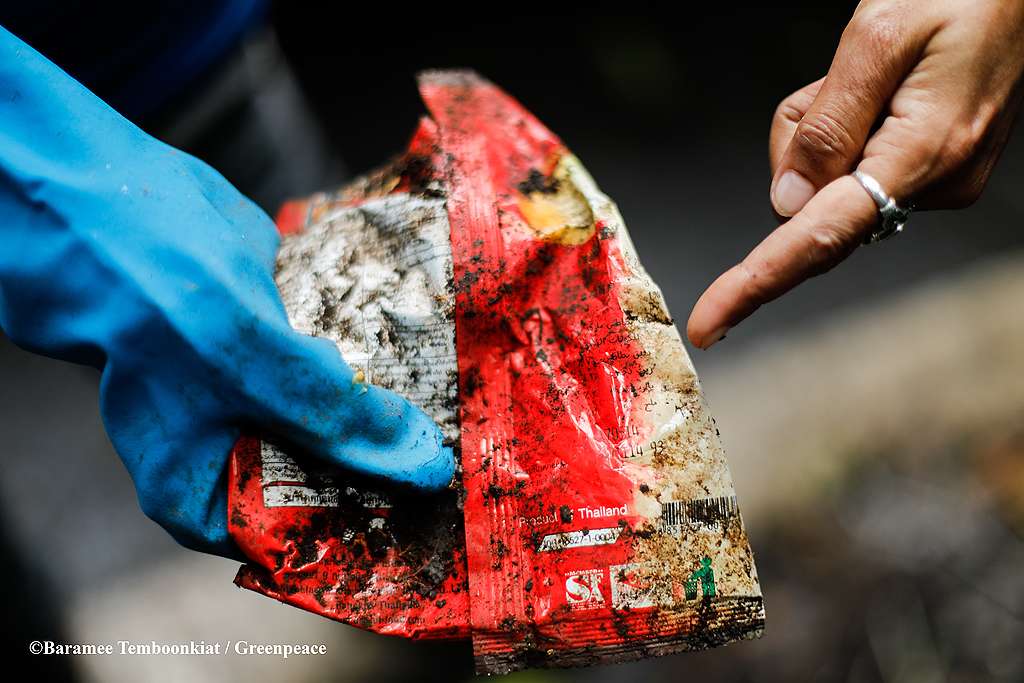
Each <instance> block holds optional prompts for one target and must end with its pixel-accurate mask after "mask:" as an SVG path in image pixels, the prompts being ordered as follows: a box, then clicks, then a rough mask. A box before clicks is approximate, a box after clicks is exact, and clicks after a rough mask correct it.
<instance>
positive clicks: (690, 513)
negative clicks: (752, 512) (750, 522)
mask: <svg viewBox="0 0 1024 683" xmlns="http://www.w3.org/2000/svg"><path fill="white" fill-rule="evenodd" d="M739 512H740V510H739V507H737V505H736V496H721V497H719V498H701V499H698V500H686V501H672V502H671V503H662V504H661V522H662V524H664V525H665V526H690V525H692V526H714V525H716V524H719V523H723V522H727V521H729V520H730V519H732V518H733V517H736V516H737V515H739Z"/></svg>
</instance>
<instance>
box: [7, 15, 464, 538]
mask: <svg viewBox="0 0 1024 683" xmlns="http://www.w3.org/2000/svg"><path fill="white" fill-rule="evenodd" d="M277 245H278V237H277V231H276V230H275V228H274V225H273V223H272V222H271V221H270V219H269V218H268V217H267V216H266V214H264V213H263V212H262V211H260V209H259V208H257V207H256V206H255V205H254V204H252V202H250V201H249V200H248V199H246V198H245V197H243V196H242V195H241V194H239V193H238V191H237V190H235V189H234V188H233V187H232V186H231V185H230V184H229V183H228V182H227V181H226V180H224V178H223V177H221V176H220V175H219V174H217V173H216V172H215V171H214V170H212V169H211V168H210V167H209V166H207V165H205V164H204V163H202V162H200V161H198V160H197V159H195V158H193V157H190V156H188V155H187V154H184V153H182V152H180V151H178V150H175V149H173V148H171V147H168V146H167V145H164V144H163V143H161V142H158V141H157V140H155V139H153V138H151V137H150V136H148V135H146V134H145V133H143V132H142V131H141V130H139V129H138V128H136V127H135V126H134V125H132V124H131V123H129V122H128V121H127V120H125V119H124V118H122V117H121V116H120V115H118V114H117V113H116V112H115V111H114V110H112V109H111V108H110V107H108V106H107V105H106V104H104V103H103V102H102V101H100V100H99V99H98V98H97V97H96V96H95V95H93V94H92V93H90V92H89V91H88V90H86V89H85V88H84V87H83V86H82V85H80V84H79V83H78V82H76V81H75V80H74V79H72V78H71V77H69V76H68V75H67V74H65V73H64V72H63V71H61V70H60V69H58V68H57V67H56V66H55V65H53V64H52V63H50V62H49V61H47V60H46V59H45V58H44V57H42V56H41V55H40V54H39V53H37V52H36V51H34V50H33V49H32V48H30V47H28V46H27V45H26V44H25V43H23V42H21V41H20V40H18V39H17V38H16V37H14V36H13V35H11V34H10V33H9V32H7V31H6V30H4V29H2V28H0V326H2V328H3V330H4V332H6V333H7V335H8V336H9V337H10V338H11V339H12V340H13V341H14V343H16V344H18V345H19V346H21V347H23V348H25V349H28V350H30V351H33V352H36V353H41V354H45V355H47V356H52V357H55V358H61V359H64V360H70V361H73V362H76V363H84V364H89V365H93V366H95V367H97V368H101V369H102V371H103V376H102V380H101V383H100V402H101V404H100V407H101V412H102V415H103V421H104V424H105V426H106V429H107V433H108V435H109V436H110V439H111V441H112V442H113V444H114V447H115V448H116V449H117V452H118V453H119V454H120V456H121V459H122V460H123V461H124V464H125V466H126V467H127V468H128V471H129V472H130V473H131V476H132V479H133V480H134V482H135V487H136V490H137V493H138V497H139V503H140V505H141V506H142V509H143V511H145V513H146V514H147V515H149V516H150V517H151V518H152V519H154V520H156V521H157V522H159V523H160V524H161V525H162V526H163V527H164V528H165V529H167V530H168V531H169V532H170V533H171V535H173V536H174V538H175V539H177V540H178V542H180V543H182V544H183V545H186V546H188V547H190V548H195V549H197V550H203V551H207V552H212V553H217V554H222V555H227V556H237V553H238V551H237V549H236V548H235V546H234V544H233V543H232V542H231V540H230V538H229V537H228V534H227V519H226V514H227V500H226V497H227V491H226V463H227V459H228V454H229V452H230V451H231V447H232V445H233V444H234V443H235V440H236V439H237V438H238V436H239V434H240V433H241V432H242V431H243V430H245V429H251V430H252V431H253V432H254V433H256V434H261V435H262V434H267V435H270V436H274V437H277V438H279V439H281V440H283V441H284V442H285V443H288V444H291V445H294V446H297V447H299V448H301V449H303V450H305V451H306V452H308V453H310V454H312V455H314V456H317V457H319V458H322V459H324V460H326V461H328V462H331V463H336V464H337V465H340V466H343V467H344V468H347V469H349V470H352V471H357V472H360V473H365V474H369V475H374V476H380V477H386V478H389V479H392V480H395V481H397V482H401V483H404V484H407V485H411V486H412V487H416V488H419V489H424V490H431V489H438V488H441V487H444V486H445V485H447V484H448V482H449V480H450V479H451V477H452V472H453V459H452V453H451V450H450V449H449V448H447V447H445V446H444V445H442V437H441V433H440V431H439V430H438V428H437V426H436V425H435V424H434V423H433V422H432V421H431V420H430V418H428V417H427V416H426V415H425V414H424V413H423V412H421V411H420V410H419V409H418V408H416V407H414V406H412V405H411V404H410V403H409V402H408V401H406V400H405V399H403V398H401V397H399V396H397V395H395V394H393V393H391V392H388V391H385V390H383V389H379V388H375V387H369V390H368V391H367V390H366V388H365V387H364V386H363V385H361V384H356V383H354V381H353V371H352V370H351V369H350V368H349V367H348V366H347V365H346V364H345V362H344V361H343V360H342V358H341V357H340V355H339V353H338V351H337V348H336V347H335V346H334V344H333V343H331V342H330V341H327V340H322V339H315V338H313V337H309V336H305V335H302V334H299V333H297V332H295V331H294V330H292V329H291V328H290V326H289V325H288V319H287V316H286V314H285V311H284V307H283V306H282V304H281V301H280V299H279V297H278V293H277V288H276V287H275V285H274V280H273V276H272V273H273V269H274V257H275V253H276V251H277Z"/></svg>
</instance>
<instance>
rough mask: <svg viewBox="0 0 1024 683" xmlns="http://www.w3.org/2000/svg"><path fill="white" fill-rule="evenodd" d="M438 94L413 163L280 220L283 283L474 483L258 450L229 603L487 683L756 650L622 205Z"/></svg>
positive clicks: (565, 162)
mask: <svg viewBox="0 0 1024 683" xmlns="http://www.w3.org/2000/svg"><path fill="white" fill-rule="evenodd" d="M420 92H421V94H422V96H423V99H424V101H425V103H426V105H427V108H428V110H429V113H430V117H429V118H424V119H423V120H422V121H421V122H420V126H419V128H418V130H417V132H416V134H415V135H414V137H413V139H412V141H411V143H410V145H409V148H408V151H407V152H406V153H405V154H404V155H403V156H402V157H400V158H399V159H397V160H395V161H394V162H393V163H391V164H389V165H387V166H386V167H384V168H383V169H381V170H379V171H377V172H374V173H372V174H370V175H368V176H366V177H365V178H362V179H360V180H358V181H356V182H355V183H353V184H352V185H350V186H349V187H347V188H344V189H343V190H340V191H338V192H336V193H331V194H320V195H316V196H314V197H312V198H310V199H308V200H303V201H298V202H291V203H289V204H286V205H285V206H284V207H283V208H282V210H281V212H280V214H279V216H278V225H279V228H280V230H281V232H282V233H283V234H284V238H283V242H282V248H281V252H280V254H279V257H278V272H277V283H278V287H279V288H280V290H281V294H282V299H283V301H284V303H285V306H286V308H287V309H288V313H289V318H290V320H291V322H292V325H293V326H294V327H295V328H296V329H298V330H300V331H303V332H306V333H309V334H316V335H319V336H324V337H327V338H329V339H332V340H333V341H334V342H335V343H336V344H337V345H338V348H339V350H340V351H341V353H342V354H343V356H344V357H345V358H346V360H347V361H348V362H349V363H350V364H351V365H352V366H353V367H355V368H357V376H359V377H360V378H361V379H363V380H364V381H366V382H370V383H373V384H377V385H380V386H384V387H386V388H389V389H392V390H394V391H397V392H399V393H402V394H403V395H405V396H407V397H408V398H409V399H410V400H412V401H413V402H415V403H417V404H418V405H420V406H421V407H422V408H423V409H424V410H425V411H426V412H427V413H428V414H430V415H431V416H432V417H433V418H434V419H435V420H436V421H437V422H438V424H439V425H440V426H441V428H442V431H443V432H444V433H445V436H446V438H447V439H448V440H449V441H450V443H451V444H452V445H453V446H454V447H455V450H456V453H457V454H458V455H459V457H460V460H461V481H460V482H458V484H457V485H453V487H452V489H451V490H450V491H448V492H446V493H445V494H442V495H439V496H436V497H426V498H425V497H422V496H409V495H407V494H402V493H400V492H395V491H390V490H385V489H384V488H378V489H375V488H374V485H373V484H372V483H369V484H368V483H367V482H363V481H360V482H355V481H354V480H352V479H350V478H346V476H345V475H344V474H342V473H337V472H327V471H324V470H323V469H322V468H319V467H318V466H317V465H316V464H315V463H313V462H312V461H310V460H307V459H305V458H303V457H302V455H301V454H296V453H293V454H288V453H285V452H284V451H283V450H281V449H280V448H278V447H277V446H275V445H273V444H270V443H266V442H261V441H260V440H258V439H254V438H244V439H242V440H240V441H239V443H238V444H237V446H236V448H235V450H234V453H233V456H232V467H231V475H230V494H229V524H230V529H231V533H232V535H233V537H234V539H235V541H236V542H237V543H238V546H239V547H240V548H241V549H242V551H243V552H244V553H245V554H246V556H247V557H248V558H249V560H250V561H249V563H247V564H246V565H244V566H243V567H242V568H241V569H240V570H239V573H238V576H237V578H236V583H238V584H239V585H240V586H243V587H245V588H249V589H252V590H255V591H258V592H261V593H264V594H266V595H269V596H271V597H274V598H277V599H278V600H281V601H283V602H287V603H290V604H293V605H296V606H298V607H302V608H304V609H307V610H310V611H312V612H316V613H318V614H322V615H324V616H327V617H330V618H332V619H337V620H339V621H343V622H346V623H349V624H353V625H355V626H358V627H361V628H365V629H369V630H372V631H376V632H379V633H387V634H392V635H400V636H404V637H409V638H471V639H472V641H473V651H474V655H475V658H476V666H477V670H478V671H479V672H481V673H505V672H509V671H512V670H515V669H520V668H524V667H528V666H573V665H582V664H595V663H603V662H612V661H624V660H630V659H638V658H641V657H648V656H654V655H660V654H666V653H671V652H678V651H682V650H688V649H696V648H705V647H712V646H716V645H721V644H725V643H728V642H731V641H734V640H739V639H745V638H752V637H756V636H758V635H759V634H760V633H761V630H762V629H763V625H764V607H763V601H762V598H761V591H760V586H759V584H758V580H757V574H756V570H755V568H754V561H753V556H752V553H751V550H750V545H749V543H748V541H747V537H746V533H745V531H744V527H743V522H742V519H741V517H740V514H739V510H738V508H737V505H736V498H735V493H734V489H733V484H732V481H731V478H730V476H729V472H728V468H727V466H726V462H725V456H724V454H723V451H722V448H721V444H720V442H719V436H718V430H717V429H716V427H715V425H714V421H713V420H712V418H711V416H710V414H709V412H708V409H707V406H706V404H705V402H704V400H703V397H702V395H701V392H700V386H699V383H698V381H697V376H696V373H695V372H694V369H693V365H692V363H691V362H690V359H689V357H688V356H687V354H686V351H685V349H684V348H683V344H682V341H681V339H680V337H679V333H678V331H677V330H676V328H675V325H674V324H673V322H672V319H671V318H670V316H669V314H668V311H667V310H666V308H665V303H664V300H663V298H662V296H661V293H660V291H659V290H658V288H657V287H656V286H655V285H654V283H653V282H652V281H651V279H650V277H649V276H648V275H647V274H646V272H644V270H643V268H642V267H641V265H640V263H639V261H638V260H637V256H636V253H635V250H634V248H633V245H632V243H631V242H630V239H629V236H628V234H627V232H626V229H625V226H624V224H623V222H622V218H621V217H620V216H619V213H618V211H617V209H616V208H615V206H614V204H613V203H612V202H611V201H610V200H609V199H608V198H607V197H606V196H605V195H603V194H602V193H601V192H600V191H599V190H598V189H597V187H596V185H595V184H594V181H593V180H592V179H591V178H590V176H589V175H588V174H587V172H586V171H585V169H584V168H583V166H582V165H581V164H580V162H579V161H578V160H577V159H576V158H575V157H574V156H573V155H572V154H571V153H570V152H569V151H568V150H567V149H566V147H565V146H564V145H563V144H562V142H561V141H560V140H559V139H558V138H556V137H555V136H554V135H553V134H552V133H551V132H550V131H548V130H547V129H546V128H545V127H544V126H543V125H542V124H541V123H540V122H538V121H537V120H536V119H535V118H534V117H533V116H532V115H530V114H529V113H528V112H527V111H525V110H524V109H523V108H522V107H521V106H520V105H519V104H518V103H517V102H516V101H514V100H513V99H512V98H510V97H509V96H508V95H506V94H505V93H504V92H502V91H501V90H499V89H498V88H497V87H495V86H494V85H492V84H490V83H488V82H487V81H485V80H483V79H481V78H479V77H478V76H476V75H474V74H472V73H466V72H429V73H426V74H424V75H422V76H421V78H420ZM382 457H386V454H382Z"/></svg>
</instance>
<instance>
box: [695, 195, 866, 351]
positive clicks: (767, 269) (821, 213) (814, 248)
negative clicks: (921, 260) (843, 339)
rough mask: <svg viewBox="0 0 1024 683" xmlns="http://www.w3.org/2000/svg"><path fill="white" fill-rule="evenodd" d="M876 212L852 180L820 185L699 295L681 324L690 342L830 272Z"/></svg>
mask: <svg viewBox="0 0 1024 683" xmlns="http://www.w3.org/2000/svg"><path fill="white" fill-rule="evenodd" d="M877 212H878V209H877V208H876V207H875V204H874V202H873V201H872V200H871V198H870V196H869V195H868V194H867V193H866V192H865V191H864V189H863V188H862V187H861V186H860V184H859V183H858V182H857V181H856V180H855V179H854V178H852V177H850V176H843V177H841V178H838V179H837V180H835V181H833V182H832V183H830V184H829V185H827V186H825V187H824V188H823V189H822V190H821V191H820V192H818V194H816V195H815V196H814V197H813V198H812V199H811V200H810V202H808V203H807V205H806V206H805V207H804V209H803V210H802V211H801V212H800V213H799V214H797V215H796V216H795V217H794V218H793V219H791V220H790V221H788V222H787V223H784V224H782V225H781V226H779V227H778V228H777V229H776V230H775V231H773V232H772V233H771V234H770V235H768V237H766V238H765V239H764V241H762V242H761V244H759V245H758V246H757V247H755V248H754V250H753V251H752V252H750V254H749V255H748V256H747V257H746V258H745V259H743V261H742V262H741V263H739V264H738V265H736V266H733V267H732V268H730V269H729V270H728V271H726V272H725V273H724V274H722V275H721V276H719V278H718V279H717V280H715V281H714V282H713V283H712V284H711V286H710V287H708V289H707V291H705V292H704V294H702V295H701V297H700V299H699V300H698V301H697V304H696V305H695V306H694V307H693V311H692V312H691V313H690V320H689V323H688V324H687V326H686V334H687V336H688V337H689V338H690V341H691V342H692V343H693V344H694V345H695V346H697V347H698V348H702V349H706V348H708V347H709V346H711V345H712V344H714V343H715V342H717V341H719V340H720V339H721V338H722V337H723V336H725V333H726V332H728V330H729V328H731V327H733V326H734V325H736V324H737V323H739V322H740V321H741V320H743V319H744V318H746V317H748V316H749V315H750V314H752V313H753V312H754V311H756V310H757V309H758V308H760V307H761V306H762V305H763V304H766V303H768V302H769V301H772V300H773V299H776V298H778V297H779V296H781V295H783V294H785V293H786V292H788V291H789V290H791V289H793V288H794V287H796V286H797V285H798V284H800V283H801V282H803V281H804V280H807V279H808V278H811V277H814V276H815V275H820V274H821V273H824V272H826V271H828V270H831V269H832V268H833V267H834V266H836V265H837V264H839V263H840V262H841V261H842V260H844V259H845V258H846V257H847V256H849V255H850V253H852V252H853V250H854V249H856V248H857V247H858V246H859V245H860V244H861V243H862V242H863V241H864V236H865V235H866V234H867V232H868V231H869V230H870V229H871V227H872V226H873V225H874V224H875V222H876V221H877V217H878V213H877Z"/></svg>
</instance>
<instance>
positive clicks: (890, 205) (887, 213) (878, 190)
mask: <svg viewBox="0 0 1024 683" xmlns="http://www.w3.org/2000/svg"><path fill="white" fill-rule="evenodd" d="M853 177H854V178H856V179H857V182H858V183H860V186H861V187H863V188H864V189H865V191H867V193H868V194H869V195H871V199H873V200H874V201H875V205H876V206H877V207H878V216H879V219H880V220H879V224H878V227H877V228H876V229H875V230H874V231H872V232H871V233H870V234H869V235H868V236H867V237H865V238H864V244H873V243H874V242H881V241H882V240H884V239H889V238H890V237H892V236H893V235H896V234H898V233H901V232H903V227H904V226H905V225H906V224H907V221H908V220H910V213H911V212H912V211H913V210H914V205H913V204H910V205H908V206H906V207H902V206H900V205H899V204H897V203H896V200H895V199H893V198H892V197H890V196H889V195H888V194H886V192H885V190H883V189H882V185H881V183H879V182H878V181H877V180H875V179H874V178H872V177H871V176H869V175H868V174H867V173H863V172H862V171H854V172H853Z"/></svg>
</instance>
